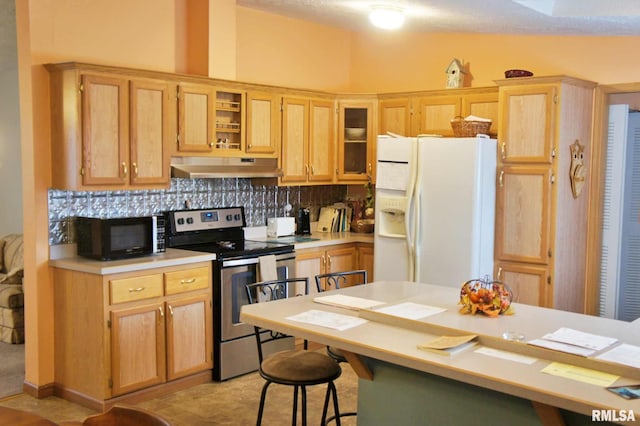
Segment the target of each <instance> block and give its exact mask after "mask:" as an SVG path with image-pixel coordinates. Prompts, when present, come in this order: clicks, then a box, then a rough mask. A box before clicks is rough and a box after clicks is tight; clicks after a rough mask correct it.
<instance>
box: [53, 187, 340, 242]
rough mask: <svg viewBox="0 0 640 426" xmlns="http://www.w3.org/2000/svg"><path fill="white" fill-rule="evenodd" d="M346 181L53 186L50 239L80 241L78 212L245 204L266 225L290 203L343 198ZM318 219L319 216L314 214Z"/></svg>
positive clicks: (251, 220)
mask: <svg viewBox="0 0 640 426" xmlns="http://www.w3.org/2000/svg"><path fill="white" fill-rule="evenodd" d="M346 196H347V186H345V185H323V186H286V187H284V186H280V187H279V186H275V185H274V186H266V185H253V184H252V182H251V179H244V178H226V179H177V178H173V179H171V187H170V188H169V189H160V190H139V191H93V192H75V191H61V190H57V189H50V190H49V201H48V204H49V245H57V244H70V243H75V242H76V239H75V218H76V217H77V216H90V217H100V218H109V217H135V216H148V215H153V214H158V213H161V212H164V211H167V210H179V209H184V208H186V206H188V207H189V208H193V209H197V208H212V207H229V206H244V208H245V215H246V219H247V226H262V225H266V223H267V218H268V217H274V216H284V215H285V211H284V206H285V205H286V204H287V203H288V204H291V206H293V213H292V214H295V212H297V210H298V208H299V207H300V206H303V207H310V208H311V211H312V214H315V215H317V213H318V210H319V208H320V207H321V206H325V205H328V204H332V203H335V202H338V201H343V200H344V199H345V198H346ZM312 219H314V218H313V217H312Z"/></svg>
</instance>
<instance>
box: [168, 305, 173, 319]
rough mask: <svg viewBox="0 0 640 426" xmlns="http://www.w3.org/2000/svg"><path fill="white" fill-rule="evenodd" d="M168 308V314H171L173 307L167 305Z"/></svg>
mask: <svg viewBox="0 0 640 426" xmlns="http://www.w3.org/2000/svg"><path fill="white" fill-rule="evenodd" d="M168 308H169V315H171V316H173V308H172V307H171V305H169V306H168Z"/></svg>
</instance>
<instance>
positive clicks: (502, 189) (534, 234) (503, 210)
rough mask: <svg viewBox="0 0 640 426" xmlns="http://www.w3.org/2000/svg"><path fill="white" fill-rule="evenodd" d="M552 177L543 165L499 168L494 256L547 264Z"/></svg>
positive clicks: (501, 258) (549, 170) (502, 258)
mask: <svg viewBox="0 0 640 426" xmlns="http://www.w3.org/2000/svg"><path fill="white" fill-rule="evenodd" d="M551 179H552V172H551V169H550V168H549V167H546V166H505V167H502V169H501V170H499V171H498V187H497V191H496V235H495V243H496V244H495V245H496V247H495V256H496V259H498V260H503V261H505V260H509V261H517V262H529V263H537V264H547V263H548V261H549V257H550V253H549V251H550V222H551Z"/></svg>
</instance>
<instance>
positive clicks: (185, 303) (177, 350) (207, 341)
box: [166, 294, 213, 380]
mask: <svg viewBox="0 0 640 426" xmlns="http://www.w3.org/2000/svg"><path fill="white" fill-rule="evenodd" d="M166 313H167V379H168V380H173V379H176V378H178V377H183V376H187V375H189V374H192V373H197V372H199V371H203V370H206V369H210V368H213V331H212V324H213V323H212V321H213V319H212V307H211V296H210V295H208V294H201V295H198V296H193V297H189V298H181V299H175V300H171V301H168V302H166Z"/></svg>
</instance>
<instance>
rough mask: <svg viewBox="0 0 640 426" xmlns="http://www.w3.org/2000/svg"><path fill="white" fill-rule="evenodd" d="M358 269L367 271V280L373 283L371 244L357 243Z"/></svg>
mask: <svg viewBox="0 0 640 426" xmlns="http://www.w3.org/2000/svg"><path fill="white" fill-rule="evenodd" d="M358 269H364V270H366V271H367V280H368V281H369V282H372V281H375V277H374V276H373V243H358Z"/></svg>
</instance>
